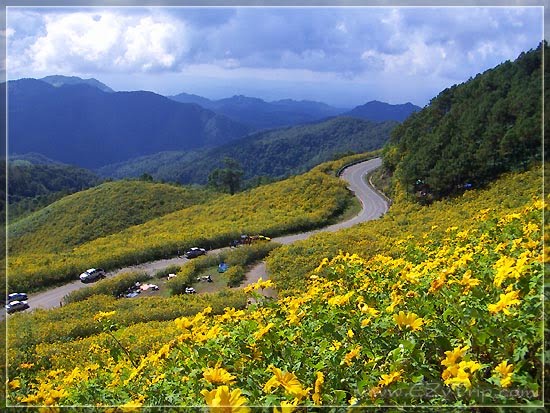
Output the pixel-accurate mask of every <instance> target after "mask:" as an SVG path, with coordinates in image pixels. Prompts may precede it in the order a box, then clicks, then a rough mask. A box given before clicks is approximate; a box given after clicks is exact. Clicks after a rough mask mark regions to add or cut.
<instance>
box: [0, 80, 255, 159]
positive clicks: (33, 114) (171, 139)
mask: <svg viewBox="0 0 550 413" xmlns="http://www.w3.org/2000/svg"><path fill="white" fill-rule="evenodd" d="M2 87H6V84H5V83H4V84H2ZM8 96H9V107H8V120H9V122H10V123H9V124H10V129H9V136H8V139H9V143H10V144H9V150H10V154H13V153H27V152H38V153H40V154H42V155H44V156H46V157H48V158H51V159H53V160H56V161H60V162H63V163H68V164H73V165H78V166H82V167H87V168H97V167H99V166H102V165H106V164H110V163H113V162H120V161H124V160H127V159H131V158H135V157H137V156H143V155H148V154H153V153H157V152H160V151H167V150H189V149H197V148H200V147H206V146H217V145H221V144H224V143H227V142H229V141H231V140H233V139H236V138H239V137H242V136H244V135H246V134H247V133H248V132H249V128H248V127H246V126H244V125H242V124H240V123H237V122H235V121H233V120H231V119H229V118H227V117H225V116H223V115H219V114H216V113H214V112H212V111H210V110H207V109H204V108H202V107H200V106H198V105H196V104H184V103H178V102H175V101H173V100H171V99H168V98H166V97H164V96H161V95H157V94H155V93H152V92H143V91H137V92H112V93H107V92H103V91H102V90H100V89H99V88H97V87H95V86H90V85H89V84H82V83H77V84H72V85H68V84H64V85H61V86H59V87H54V86H52V85H50V84H49V83H47V82H44V81H41V80H36V79H20V80H15V81H10V82H9V83H8Z"/></svg>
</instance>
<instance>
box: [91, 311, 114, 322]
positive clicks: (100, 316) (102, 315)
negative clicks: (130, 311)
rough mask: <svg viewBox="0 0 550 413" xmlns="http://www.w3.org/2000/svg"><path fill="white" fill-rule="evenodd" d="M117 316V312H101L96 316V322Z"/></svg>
mask: <svg viewBox="0 0 550 413" xmlns="http://www.w3.org/2000/svg"><path fill="white" fill-rule="evenodd" d="M115 314H116V311H108V312H104V311H100V312H99V313H97V314H96V315H94V321H101V320H103V319H104V318H110V317H111V316H113V315H115Z"/></svg>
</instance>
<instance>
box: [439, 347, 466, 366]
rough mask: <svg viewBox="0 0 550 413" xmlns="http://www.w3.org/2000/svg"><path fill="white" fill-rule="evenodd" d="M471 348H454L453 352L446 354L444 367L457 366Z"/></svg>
mask: <svg viewBox="0 0 550 413" xmlns="http://www.w3.org/2000/svg"><path fill="white" fill-rule="evenodd" d="M469 348H470V346H464V347H460V346H458V347H456V348H454V349H453V350H452V351H446V352H445V356H446V357H445V359H444V360H443V361H442V362H441V364H442V365H444V366H447V367H450V366H452V365H453V364H456V361H457V360H458V359H459V358H461V357H464V355H465V354H466V352H467V351H468V349H469Z"/></svg>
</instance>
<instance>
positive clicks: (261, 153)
mask: <svg viewBox="0 0 550 413" xmlns="http://www.w3.org/2000/svg"><path fill="white" fill-rule="evenodd" d="M396 124H397V123H396V122H384V123H373V122H367V121H364V120H360V119H353V118H347V117H338V118H333V119H329V120H327V121H324V122H320V123H315V124H310V125H303V126H294V127H290V128H283V129H277V130H271V131H266V132H258V133H255V134H253V135H250V136H247V137H245V138H242V139H240V140H237V141H233V142H231V143H230V144H227V145H224V146H220V147H218V148H212V149H208V150H200V151H193V152H164V153H159V154H156V155H152V156H147V157H141V158H138V159H134V160H132V161H128V162H124V163H121V164H114V165H109V166H106V167H104V168H101V169H100V170H99V173H100V174H101V175H103V176H110V177H114V178H122V177H128V176H140V175H142V174H143V173H148V174H151V175H152V176H153V177H154V178H156V179H162V180H167V181H178V182H181V183H206V180H207V177H208V175H209V173H210V172H211V171H212V170H213V169H215V168H219V167H221V166H222V164H223V160H224V158H226V157H230V158H233V159H235V160H237V161H238V162H239V163H240V164H241V166H242V168H243V170H244V178H245V179H250V178H253V177H259V176H268V177H272V178H276V177H277V178H278V177H283V176H288V175H292V174H296V173H300V172H303V171H306V170H308V169H310V168H311V167H312V166H314V165H317V164H319V163H321V162H324V161H327V160H329V159H332V158H334V157H335V156H337V155H341V154H343V153H347V152H364V151H370V150H374V149H379V148H381V147H382V146H383V145H384V144H385V143H386V142H387V140H388V139H389V134H390V132H391V130H392V129H393V128H394V127H395V126H396Z"/></svg>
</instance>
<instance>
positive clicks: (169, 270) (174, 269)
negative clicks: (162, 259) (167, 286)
mask: <svg viewBox="0 0 550 413" xmlns="http://www.w3.org/2000/svg"><path fill="white" fill-rule="evenodd" d="M180 270H181V265H169V266H168V267H166V268H163V269H162V270H158V271H157V272H155V278H164V277H167V276H168V274H177V273H178V272H179V271H180Z"/></svg>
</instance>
